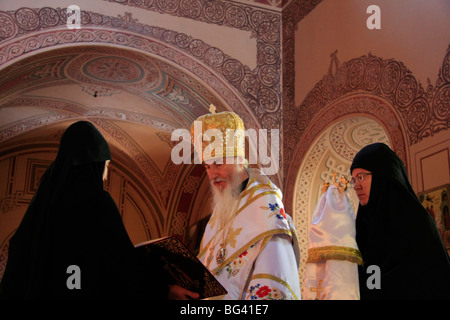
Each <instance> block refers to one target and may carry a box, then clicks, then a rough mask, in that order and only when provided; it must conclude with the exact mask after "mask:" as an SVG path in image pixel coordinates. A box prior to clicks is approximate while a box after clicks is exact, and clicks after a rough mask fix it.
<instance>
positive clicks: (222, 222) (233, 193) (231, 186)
mask: <svg viewBox="0 0 450 320" xmlns="http://www.w3.org/2000/svg"><path fill="white" fill-rule="evenodd" d="M241 183H242V182H241V181H240V177H239V176H238V175H235V176H233V177H232V179H231V181H228V183H227V184H226V187H225V188H224V189H223V190H221V189H219V188H218V187H217V186H215V185H214V181H211V188H212V190H213V210H214V215H216V219H217V222H218V223H219V226H218V227H219V228H218V229H217V230H221V229H222V228H225V227H226V226H227V225H229V224H231V223H232V222H233V218H234V215H235V213H236V209H237V206H238V204H239V194H240V193H241V189H240V186H241Z"/></svg>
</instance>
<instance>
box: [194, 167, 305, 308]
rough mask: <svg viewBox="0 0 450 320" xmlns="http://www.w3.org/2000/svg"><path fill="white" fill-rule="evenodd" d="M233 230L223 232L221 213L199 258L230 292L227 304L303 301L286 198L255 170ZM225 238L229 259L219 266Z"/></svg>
mask: <svg viewBox="0 0 450 320" xmlns="http://www.w3.org/2000/svg"><path fill="white" fill-rule="evenodd" d="M247 172H248V173H249V182H248V184H247V187H246V188H245V190H244V191H243V192H242V193H241V195H240V202H239V204H238V207H237V210H236V212H237V214H236V216H235V219H234V221H233V223H232V224H231V227H230V229H227V230H218V226H217V223H215V220H216V217H215V215H214V214H215V212H213V215H212V217H211V219H210V221H209V222H208V225H207V226H206V229H205V234H204V236H203V239H202V244H201V246H200V253H199V259H200V261H202V262H203V264H205V265H206V266H207V267H208V268H209V270H210V271H211V272H212V273H213V274H214V276H215V277H216V278H217V279H218V280H219V281H220V283H221V284H222V285H223V286H224V287H225V289H226V290H227V291H228V294H227V295H225V296H222V297H219V298H221V299H228V300H238V299H251V300H255V299H277V300H278V299H280V300H281V299H300V298H301V292H300V282H299V276H298V267H299V261H300V250H299V247H298V241H297V235H296V231H295V227H294V224H293V221H292V218H291V217H290V216H289V215H286V214H285V213H284V207H283V203H282V193H281V191H280V189H278V187H276V186H275V185H274V184H273V183H272V182H271V181H270V180H269V179H268V178H267V177H266V176H265V175H264V174H262V173H261V172H260V171H259V170H255V169H249V170H248V171H247ZM224 232H225V234H226V235H227V236H226V237H225V239H226V251H227V254H226V256H225V258H224V260H223V262H220V261H217V259H216V256H217V252H218V251H219V250H220V249H221V246H220V242H221V241H218V240H219V239H222V236H223V235H224Z"/></svg>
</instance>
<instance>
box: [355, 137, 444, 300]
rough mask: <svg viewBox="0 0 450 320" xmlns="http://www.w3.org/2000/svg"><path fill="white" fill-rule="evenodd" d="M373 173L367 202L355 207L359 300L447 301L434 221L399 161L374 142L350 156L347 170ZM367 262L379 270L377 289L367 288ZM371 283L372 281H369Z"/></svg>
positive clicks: (441, 256)
mask: <svg viewBox="0 0 450 320" xmlns="http://www.w3.org/2000/svg"><path fill="white" fill-rule="evenodd" d="M355 168H363V169H366V170H369V171H371V172H372V184H371V189H370V196H369V202H368V204H367V205H365V206H361V205H359V208H358V212H357V217H356V241H357V243H358V247H359V250H360V251H361V254H362V257H363V260H364V266H362V267H360V270H359V276H360V279H359V280H360V292H361V299H371V298H375V299H377V298H378V299H449V298H450V291H449V288H450V262H449V257H448V254H447V250H446V249H445V247H444V245H443V243H442V239H441V238H440V235H439V232H438V230H437V227H436V224H435V222H434V220H433V218H432V217H431V216H430V214H429V213H428V212H427V211H426V210H425V208H424V207H423V206H422V204H421V203H420V202H419V200H418V198H417V196H416V194H415V193H414V190H413V188H412V187H411V184H410V182H409V179H408V175H407V171H406V169H405V166H404V165H403V162H402V161H401V160H400V158H398V156H397V155H396V154H395V152H393V151H392V150H391V149H390V148H389V147H388V146H386V145H385V144H383V143H374V144H371V145H369V146H366V147H364V148H363V149H362V150H361V151H359V152H358V153H357V155H356V156H355V158H354V160H353V163H352V165H351V171H353V169H355ZM370 265H376V266H378V267H379V268H380V271H381V279H380V280H381V289H369V288H368V286H367V280H368V278H369V277H370V276H371V275H372V272H367V268H368V267H369V266H370ZM369 281H371V280H369Z"/></svg>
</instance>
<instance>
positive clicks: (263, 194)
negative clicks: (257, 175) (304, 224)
mask: <svg viewBox="0 0 450 320" xmlns="http://www.w3.org/2000/svg"><path fill="white" fill-rule="evenodd" d="M260 185H261V184H259V185H257V186H255V187H252V188H250V189H255V191H256V189H259V188H258V186H260ZM264 186H266V185H264ZM252 194H253V192H252ZM268 194H274V195H276V196H277V197H280V195H279V194H278V193H277V192H276V191H274V190H270V191H265V192H262V193H259V194H257V195H256V196H253V197H251V196H249V199H247V201H246V203H245V204H244V205H243V206H242V207H240V208H239V209H238V210H237V211H236V213H235V217H237V216H238V214H239V213H241V212H242V210H244V209H245V208H247V207H248V206H249V205H250V204H252V203H253V202H254V201H256V200H257V199H259V198H261V197H263V196H265V195H268ZM243 197H244V196H243V195H242V194H241V196H240V199H239V201H241V200H242V199H243ZM213 238H214V237H213ZM213 238H211V239H210V240H209V242H208V243H207V244H206V245H204V244H203V239H202V241H201V243H200V252H199V254H198V257H201V256H203V255H204V254H205V252H206V251H207V249H208V248H209V246H210V244H211V241H212V240H213Z"/></svg>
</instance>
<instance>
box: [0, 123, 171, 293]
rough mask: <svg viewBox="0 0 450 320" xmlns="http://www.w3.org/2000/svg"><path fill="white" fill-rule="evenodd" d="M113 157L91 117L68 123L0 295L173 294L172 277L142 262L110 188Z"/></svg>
mask: <svg viewBox="0 0 450 320" xmlns="http://www.w3.org/2000/svg"><path fill="white" fill-rule="evenodd" d="M110 159H111V153H110V149H109V146H108V143H107V142H106V140H105V139H104V137H103V136H102V135H101V133H100V132H99V131H98V130H97V129H96V128H95V127H94V126H93V125H92V124H91V123H90V122H86V121H79V122H76V123H74V124H72V125H71V126H69V127H68V128H67V130H66V131H65V132H64V134H63V136H62V138H61V142H60V146H59V150H58V154H57V156H56V159H55V161H54V162H53V163H52V164H51V165H50V167H49V168H48V169H47V171H46V172H45V174H44V175H43V177H42V179H41V183H40V185H39V188H38V190H37V192H36V194H35V195H34V197H33V199H32V201H31V203H30V205H29V207H28V209H27V211H26V213H25V215H24V217H23V220H22V222H21V224H20V226H19V228H18V229H17V231H16V232H15V234H14V235H13V237H12V238H11V241H10V246H9V255H8V261H7V266H6V270H5V273H4V276H3V279H2V282H1V284H0V297H1V298H6V299H8V298H25V299H34V298H39V299H43V298H44V299H45V298H49V299H54V298H56V299H73V298H83V299H86V298H87V299H109V298H113V299H118V298H149V299H167V297H168V293H169V286H168V280H167V278H166V277H164V273H162V272H161V271H160V270H159V269H158V268H157V266H152V265H149V264H148V263H146V265H144V264H143V263H141V262H142V261H140V259H139V257H137V256H136V254H135V250H134V246H133V244H132V242H131V240H130V238H129V237H128V234H127V231H126V229H125V227H124V225H123V222H122V219H121V216H120V213H119V210H118V208H117V206H116V204H115V202H114V200H113V199H112V198H111V196H110V194H109V193H108V192H106V191H105V190H103V173H104V171H105V163H106V162H107V161H109V160H110ZM70 266H76V267H77V268H79V280H80V281H79V284H80V287H79V288H77V287H75V288H73V285H74V284H75V283H76V281H75V278H71V279H69V278H70V277H71V276H75V272H77V271H76V270H75V271H74V270H73V269H70V268H69V267H70ZM68 268H69V269H68ZM152 268H154V269H153V270H152ZM70 283H71V284H70ZM71 288H72V289H71Z"/></svg>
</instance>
